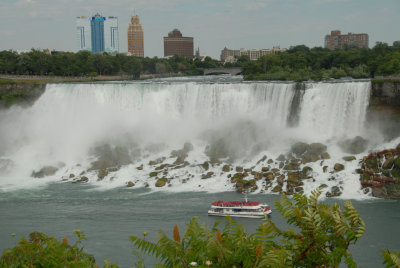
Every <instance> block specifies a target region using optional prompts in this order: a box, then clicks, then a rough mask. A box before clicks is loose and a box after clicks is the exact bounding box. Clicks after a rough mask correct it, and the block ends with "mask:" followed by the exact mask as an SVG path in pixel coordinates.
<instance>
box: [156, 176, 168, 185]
mask: <svg viewBox="0 0 400 268" xmlns="http://www.w3.org/2000/svg"><path fill="white" fill-rule="evenodd" d="M167 181H168V179H167V178H160V179H158V180H157V181H156V187H164V186H165V184H166V183H167Z"/></svg>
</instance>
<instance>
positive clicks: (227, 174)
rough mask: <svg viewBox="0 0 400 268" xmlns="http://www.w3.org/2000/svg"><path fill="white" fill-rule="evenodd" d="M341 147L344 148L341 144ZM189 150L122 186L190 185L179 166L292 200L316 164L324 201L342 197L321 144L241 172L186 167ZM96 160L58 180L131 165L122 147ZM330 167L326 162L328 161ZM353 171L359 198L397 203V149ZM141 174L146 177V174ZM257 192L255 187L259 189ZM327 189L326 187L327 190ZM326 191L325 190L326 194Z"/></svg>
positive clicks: (38, 174)
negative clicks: (361, 194) (141, 179)
mask: <svg viewBox="0 0 400 268" xmlns="http://www.w3.org/2000/svg"><path fill="white" fill-rule="evenodd" d="M365 143H366V141H365V140H363V139H362V138H361V137H356V138H354V139H350V140H347V141H346V144H345V146H346V147H343V148H346V150H347V151H348V152H351V153H353V154H358V153H359V152H360V151H363V150H364V149H365ZM343 146H344V145H343ZM192 150H193V145H192V144H191V143H185V144H184V146H183V148H182V149H179V150H173V151H171V153H170V155H169V157H160V158H157V159H154V160H150V161H149V162H148V163H147V164H144V163H141V164H140V165H139V166H136V168H135V170H136V171H135V172H134V173H135V174H136V175H135V174H132V177H135V176H138V174H141V175H144V176H147V179H146V182H145V184H144V185H142V184H140V183H141V182H139V181H137V180H135V179H131V180H127V181H126V183H125V185H126V187H135V186H137V187H142V186H144V187H156V188H162V187H172V186H174V185H177V183H178V184H185V183H187V182H189V181H190V180H192V179H193V178H194V177H195V175H194V174H191V173H190V172H187V171H186V172H185V174H186V175H185V176H186V177H184V178H183V177H182V176H176V175H174V174H175V173H174V172H176V171H177V170H180V169H182V168H185V167H195V168H197V170H198V171H199V172H198V174H197V175H199V176H200V180H199V181H203V180H209V179H215V180H227V181H228V182H229V183H230V185H232V186H233V189H235V190H236V191H237V192H243V191H251V192H254V191H259V192H269V193H285V194H286V195H293V194H296V193H303V192H304V188H303V186H304V184H305V182H307V181H313V182H316V183H318V175H317V174H315V173H314V172H313V168H312V167H311V165H309V164H312V163H319V165H318V166H320V167H322V170H323V173H326V174H330V175H329V176H330V179H328V180H329V181H331V182H335V183H334V184H331V186H328V185H326V184H323V183H321V184H320V185H319V188H322V189H324V188H326V189H325V196H326V197H338V196H340V195H341V194H342V191H343V185H342V182H341V181H340V180H338V181H337V178H336V174H340V173H341V172H343V171H344V170H345V165H343V164H341V163H334V164H333V165H332V164H331V165H328V164H326V162H325V161H326V160H328V159H330V155H329V153H328V152H327V146H326V145H324V144H321V143H311V144H307V143H304V142H298V143H295V144H294V145H293V146H292V147H291V149H290V151H289V152H288V153H287V154H286V155H283V154H282V155H280V156H279V157H277V158H276V159H272V158H268V157H267V156H263V157H262V158H261V159H259V160H258V161H257V164H256V165H254V166H251V167H243V166H238V165H232V164H229V161H225V160H226V158H224V157H222V155H221V158H210V159H209V160H208V161H205V162H203V163H202V164H196V165H194V164H191V163H189V162H188V161H187V157H188V155H189V153H190V152H191V151H192ZM95 155H97V157H98V158H97V160H96V161H94V162H92V164H91V167H90V168H89V169H87V170H86V171H82V172H81V173H80V174H79V175H75V174H73V173H70V174H67V175H65V176H64V177H63V180H65V181H70V182H72V183H85V182H89V181H93V180H96V181H102V180H105V179H108V180H112V179H113V176H114V175H113V174H114V173H115V172H117V171H119V170H120V169H121V167H124V166H127V165H135V163H134V161H132V157H131V155H132V154H131V153H130V152H129V151H128V150H127V149H126V148H123V147H114V148H113V147H111V146H109V145H104V146H101V147H98V148H96V150H95ZM343 161H345V162H348V161H356V157H355V156H354V155H349V156H345V157H343ZM330 163H332V162H330ZM358 166H359V167H360V168H359V169H356V170H354V172H357V173H359V174H360V189H364V190H363V191H364V194H371V195H372V196H373V197H377V198H385V199H400V144H399V146H397V148H396V149H391V150H384V151H380V152H374V153H370V154H369V155H368V156H365V157H364V158H363V159H362V161H360V163H359V164H358ZM62 167H63V164H59V165H57V166H45V167H43V168H42V169H40V170H39V171H33V172H32V174H31V176H32V177H34V178H42V177H46V176H52V175H54V174H55V173H56V172H57V171H58V170H59V169H61V168H62ZM146 174H147V175H146ZM260 187H261V188H260ZM329 187H330V188H329ZM328 188H329V189H328Z"/></svg>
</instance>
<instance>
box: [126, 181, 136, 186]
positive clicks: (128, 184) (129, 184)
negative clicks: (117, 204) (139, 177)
mask: <svg viewBox="0 0 400 268" xmlns="http://www.w3.org/2000/svg"><path fill="white" fill-rule="evenodd" d="M133 186H135V183H134V182H133V181H128V182H127V183H126V187H133Z"/></svg>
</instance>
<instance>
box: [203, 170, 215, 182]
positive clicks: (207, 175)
mask: <svg viewBox="0 0 400 268" xmlns="http://www.w3.org/2000/svg"><path fill="white" fill-rule="evenodd" d="M213 175H214V172H212V171H209V172H207V174H203V175H202V176H201V179H203V180H206V179H209V178H211V177H212V176H213Z"/></svg>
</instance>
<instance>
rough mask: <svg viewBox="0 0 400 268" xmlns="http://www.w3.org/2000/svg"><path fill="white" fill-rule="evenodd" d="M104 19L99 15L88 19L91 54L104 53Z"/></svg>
mask: <svg viewBox="0 0 400 268" xmlns="http://www.w3.org/2000/svg"><path fill="white" fill-rule="evenodd" d="M105 20H106V18H105V17H102V16H100V14H99V13H97V14H96V15H94V17H91V18H90V28H91V31H92V52H93V53H98V52H102V51H104V21H105Z"/></svg>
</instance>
